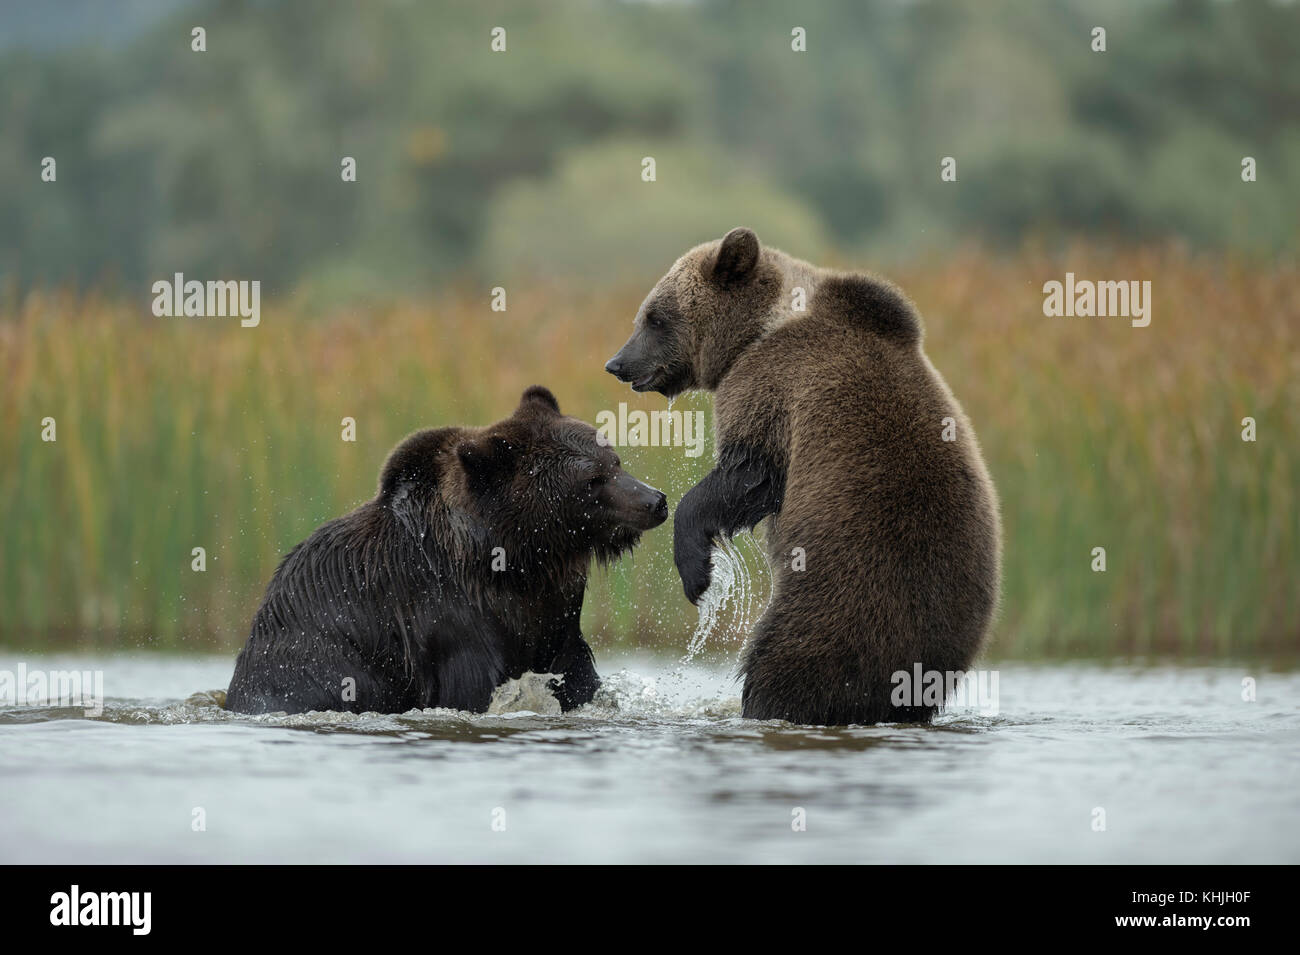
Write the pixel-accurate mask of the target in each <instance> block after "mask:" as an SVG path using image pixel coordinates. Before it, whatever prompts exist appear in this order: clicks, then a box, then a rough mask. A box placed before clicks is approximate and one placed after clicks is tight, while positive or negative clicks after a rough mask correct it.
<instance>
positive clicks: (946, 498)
mask: <svg viewBox="0 0 1300 955" xmlns="http://www.w3.org/2000/svg"><path fill="white" fill-rule="evenodd" d="M605 368H606V370H607V371H609V372H610V373H611V374H613V375H615V376H616V377H617V378H619V379H620V380H621V381H627V382H630V383H631V384H632V388H633V389H634V390H635V391H658V392H660V393H661V394H663V395H665V396H667V397H669V398H671V397H673V396H675V395H677V394H680V393H681V392H683V391H687V390H689V389H704V390H707V391H713V392H716V399H715V421H716V425H717V442H718V443H717V466H716V467H715V468H714V469H713V471H712V472H710V473H709V475H708V476H707V477H705V479H704V480H703V481H701V482H700V483H699V484H698V485H696V486H695V487H694V488H692V489H691V490H690V491H689V492H688V493H687V494H686V496H685V497H683V498H682V501H681V503H680V504H679V505H678V507H677V511H676V514H675V515H674V518H673V556H674V559H675V561H676V564H677V571H678V573H679V574H680V575H681V579H682V584H683V586H684V587H685V590H686V596H687V598H688V599H689V600H690V601H691V602H692V603H695V602H696V601H698V600H699V598H700V595H701V594H703V593H704V591H705V590H706V589H707V588H708V586H709V580H710V574H711V559H712V551H713V547H714V545H715V543H716V542H717V541H718V539H719V538H720V537H727V536H730V535H732V534H735V533H737V532H738V531H740V530H741V529H752V528H753V527H754V526H755V525H756V524H757V523H758V522H759V521H761V520H762V519H763V518H764V517H770V518H771V520H770V521H769V522H768V531H767V541H768V549H769V552H770V555H771V562H772V566H773V568H774V574H775V579H774V581H773V587H772V597H771V602H770V603H769V604H768V606H767V609H766V610H765V612H764V613H763V616H762V617H761V618H760V619H759V621H758V623H757V624H756V626H755V628H754V632H753V633H752V634H751V635H750V637H749V640H748V641H747V643H746V645H745V649H744V650H743V652H742V658H741V665H740V670H741V675H742V676H743V678H744V692H743V707H744V715H745V716H747V717H751V718H755V719H785V720H790V721H792V722H797V723H818V724H828V725H838V724H846V723H878V722H887V721H897V722H926V721H929V720H930V719H931V718H932V717H933V716H934V713H935V712H936V710H937V709H938V706H937V705H925V704H923V703H921V701H919V700H917V699H915V698H913V696H912V695H911V693H910V692H909V693H907V694H906V698H903V699H895V698H893V697H894V693H893V691H894V690H895V681H894V675H895V674H897V673H900V672H905V673H907V674H908V676H909V677H910V676H911V675H912V674H913V673H914V667H915V666H916V665H917V664H920V666H921V668H922V670H924V671H938V672H941V673H954V672H958V671H965V670H967V669H968V668H969V667H970V665H971V663H972V661H973V660H974V659H975V656H976V654H977V653H978V651H979V649H980V646H981V644H982V643H983V641H984V637H985V634H986V633H987V631H988V629H989V624H990V622H991V620H992V617H993V613H994V608H995V606H996V604H997V600H998V581H999V573H1000V571H999V563H1000V551H1001V541H1000V528H999V520H998V503H997V496H996V493H995V492H994V489H993V484H992V482H991V481H990V479H989V475H988V471H987V470H986V469H985V466H984V462H983V459H982V458H981V456H980V450H979V445H978V443H977V441H976V439H975V432H974V431H973V430H972V429H971V426H970V422H969V421H967V419H966V416H965V414H964V413H963V411H962V409H961V406H960V405H959V404H958V403H957V400H956V399H955V398H954V397H953V395H952V392H951V391H949V390H948V386H947V385H946V384H945V383H944V380H943V378H941V377H940V375H939V373H938V372H937V371H936V370H935V369H934V367H933V366H932V365H931V364H930V361H929V359H927V358H926V356H925V353H924V352H923V351H922V349H921V322H920V318H919V317H918V315H917V314H916V311H915V310H914V309H913V307H912V305H911V303H910V302H908V300H907V299H906V298H905V297H904V296H903V294H902V293H901V292H899V291H898V289H896V288H894V287H893V286H892V285H889V284H888V283H886V282H883V281H881V280H879V279H876V278H872V277H869V276H866V275H859V274H853V273H842V272H832V271H829V270H827V269H821V268H817V267H815V266H813V265H810V264H808V263H807V262H801V261H799V260H798V259H794V258H792V257H790V256H788V255H786V254H785V253H783V252H780V251H777V250H776V249H772V248H762V247H760V245H759V241H758V238H757V236H755V235H754V233H753V232H751V231H750V230H749V229H733V230H732V231H731V232H729V233H727V235H726V236H725V237H724V238H723V239H721V240H720V241H713V242H708V243H705V244H704V245H700V246H697V247H696V248H694V249H691V250H690V251H689V252H687V253H686V254H685V255H684V256H682V257H681V258H680V259H678V260H677V262H676V263H675V264H674V265H673V267H672V269H670V270H669V272H668V274H667V275H665V276H664V277H663V278H662V279H660V280H659V283H658V284H657V285H656V286H655V287H654V289H653V290H652V291H651V293H650V295H649V296H648V297H647V298H646V300H645V302H644V303H643V304H642V305H641V308H640V309H639V310H638V312H637V316H636V322H635V325H634V328H633V332H632V337H631V338H629V339H628V341H627V343H626V344H625V345H624V346H623V347H622V348H621V349H620V350H619V352H618V354H617V355H615V356H614V357H613V358H612V359H610V361H609V363H608V364H607V365H606V366H605ZM901 685H904V684H900V686H901Z"/></svg>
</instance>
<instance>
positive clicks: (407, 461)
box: [379, 428, 460, 496]
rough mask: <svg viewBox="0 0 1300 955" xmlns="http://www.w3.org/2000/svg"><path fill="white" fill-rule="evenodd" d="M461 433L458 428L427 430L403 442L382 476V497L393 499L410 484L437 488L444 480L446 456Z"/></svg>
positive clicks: (395, 450) (380, 479)
mask: <svg viewBox="0 0 1300 955" xmlns="http://www.w3.org/2000/svg"><path fill="white" fill-rule="evenodd" d="M459 433H460V429H458V428H426V429H425V430H423V431H417V432H415V433H414V434H412V435H408V436H407V437H406V438H405V439H403V441H402V443H401V444H399V445H398V446H397V447H395V448H394V449H393V450H392V452H391V453H390V454H389V455H388V460H386V461H385V462H384V467H383V469H382V470H381V471H380V472H379V493H380V495H381V496H388V495H392V494H393V493H394V492H396V491H397V489H398V488H399V487H400V486H401V485H403V484H406V483H412V482H414V483H418V484H423V485H425V486H427V487H436V486H437V485H438V483H439V479H440V478H441V476H442V467H443V465H442V455H443V452H445V451H446V450H447V449H448V448H449V447H450V446H451V445H452V443H453V441H454V439H455V438H456V436H457V435H458V434H459Z"/></svg>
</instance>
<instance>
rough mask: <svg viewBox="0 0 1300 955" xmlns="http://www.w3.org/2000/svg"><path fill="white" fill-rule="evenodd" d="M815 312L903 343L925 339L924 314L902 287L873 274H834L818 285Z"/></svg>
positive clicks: (910, 343)
mask: <svg viewBox="0 0 1300 955" xmlns="http://www.w3.org/2000/svg"><path fill="white" fill-rule="evenodd" d="M813 312H814V314H817V315H820V316H824V317H826V318H828V319H831V320H833V321H840V322H847V323H849V324H851V325H853V326H855V327H858V328H862V329H865V330H866V331H869V332H872V333H874V334H876V335H879V336H880V337H881V338H884V339H886V340H888V341H892V342H896V343H898V344H900V345H914V344H917V343H919V342H920V341H921V331H922V328H921V317H920V315H918V314H917V311H916V307H915V306H913V305H912V303H911V302H910V301H909V300H908V298H907V296H906V295H904V294H903V293H902V291H901V290H900V289H898V288H897V287H896V286H894V285H892V284H891V283H889V282H886V281H885V280H884V279H878V278H875V277H873V276H869V275H861V274H858V273H852V272H845V273H839V274H836V275H832V276H830V277H829V278H827V279H825V280H823V281H822V283H821V284H820V285H819V286H818V287H817V292H816V294H815V296H814V298H813Z"/></svg>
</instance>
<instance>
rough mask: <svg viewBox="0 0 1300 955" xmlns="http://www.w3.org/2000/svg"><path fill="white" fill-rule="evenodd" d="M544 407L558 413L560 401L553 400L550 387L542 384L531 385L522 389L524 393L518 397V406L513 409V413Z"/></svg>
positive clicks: (553, 396)
mask: <svg viewBox="0 0 1300 955" xmlns="http://www.w3.org/2000/svg"><path fill="white" fill-rule="evenodd" d="M539 408H540V409H545V410H549V411H552V412H554V413H555V414H559V413H560V403H559V402H558V401H556V400H555V395H553V394H551V389H549V388H546V387H543V386H542V385H533V386H532V387H531V388H528V389H526V390H525V391H524V395H523V397H522V398H520V399H519V407H518V408H516V409H515V414H522V413H523V412H525V411H536V410H538V409H539Z"/></svg>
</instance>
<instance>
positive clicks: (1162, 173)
mask: <svg viewBox="0 0 1300 955" xmlns="http://www.w3.org/2000/svg"><path fill="white" fill-rule="evenodd" d="M106 11H107V12H106ZM196 26H202V27H203V28H204V29H205V30H206V44H207V50H206V52H203V53H196V52H192V51H191V30H192V28H194V27H196ZM498 26H502V27H505V28H506V30H507V49H506V51H505V52H504V53H493V52H491V50H490V48H489V43H490V31H491V30H492V28H494V27H498ZM796 26H797V27H802V28H804V29H805V30H806V36H807V52H803V53H796V52H794V51H792V49H791V30H792V29H793V28H794V27H796ZM1095 26H1103V27H1105V29H1106V45H1107V49H1106V51H1105V52H1104V53H1097V52H1093V51H1092V49H1091V31H1092V29H1093V28H1094V27H1095ZM1297 50H1300V3H1280V2H1271V0H1226V2H1217V0H1090V2H1066V0H1057V2H1033V0H1019V2H1012V0H978V2H976V0H964V2H942V3H941V2H926V0H908V2H903V0H881V2H872V3H864V2H860V0H831V2H811V3H804V4H798V5H792V4H781V3H775V2H705V0H700V2H607V3H598V2H577V0H548V2H545V3H502V2H494V0H482V2H470V0H466V2H463V3H462V2H458V3H451V2H415V0H411V2H398V0H376V2H367V3H352V2H348V3H344V2H335V0H313V2H307V0H279V2H277V0H157V2H143V0H122V2H120V3H112V4H109V3H102V2H98V0H58V2H48V3H10V2H7V0H0V89H3V94H0V129H3V136H2V137H0V527H2V528H3V534H2V535H0V641H3V642H4V643H7V644H11V645H24V646H42V647H43V646H69V645H96V646H102V647H110V648H118V647H148V648H159V647H175V648H188V649H223V650H224V649H233V648H235V647H238V646H239V645H240V644H241V643H242V641H243V639H244V637H245V635H246V628H247V624H248V621H249V619H250V618H251V616H252V613H253V611H254V609H255V607H256V602H257V600H258V598H259V596H260V593H261V591H262V589H263V588H264V586H265V583H266V581H267V579H268V577H269V575H270V573H271V572H272V570H273V569H274V567H275V563H276V561H277V560H278V558H279V557H280V556H281V555H282V554H283V553H285V552H286V551H288V550H289V549H290V548H291V547H292V546H293V545H294V544H296V543H297V542H298V541H300V540H302V539H303V538H305V537H306V536H307V535H308V534H309V533H310V532H311V531H312V530H313V529H314V528H315V527H316V526H317V525H319V524H320V523H321V522H323V521H324V520H327V519H329V518H330V517H333V516H336V515H338V514H340V513H342V512H343V511H344V510H346V509H348V508H350V507H352V506H355V505H356V504H358V503H360V502H361V501H362V500H364V499H366V498H368V497H369V496H370V495H371V494H372V493H373V489H374V480H375V475H376V474H377V472H378V469H379V466H380V464H381V462H382V460H383V456H384V454H385V453H386V452H387V450H388V449H389V448H391V447H392V446H393V445H394V444H395V443H396V442H397V441H398V440H400V438H401V437H402V436H403V435H404V434H406V433H407V432H409V431H411V430H414V429H415V428H418V427H423V426H435V425H439V424H444V423H473V424H481V423H487V422H489V421H492V420H495V419H496V418H499V417H501V416H503V415H505V414H507V413H509V411H510V410H511V409H512V408H513V406H514V404H515V402H516V401H517V400H518V395H519V393H520V391H522V389H523V388H524V387H526V386H527V385H530V384H534V383H543V384H546V385H549V386H550V387H551V388H552V389H553V390H554V391H555V392H556V394H557V395H558V397H559V400H560V403H561V406H562V407H563V408H564V410H565V411H566V412H568V413H571V414H574V415H577V416H579V417H583V418H586V419H587V420H589V421H592V420H594V419H595V415H596V413H597V412H598V411H600V410H603V409H613V408H617V406H618V403H619V402H622V401H626V402H628V404H629V405H630V406H631V407H633V408H646V409H652V408H661V407H663V401H662V399H661V398H659V397H658V396H639V395H633V394H631V393H630V392H629V391H628V389H627V388H626V386H621V385H619V384H618V383H617V382H615V381H614V380H613V379H612V378H611V377H610V376H608V375H606V374H605V373H604V372H603V371H602V368H601V366H602V364H603V362H604V360H605V359H606V358H608V357H609V355H610V354H612V352H613V351H614V350H615V349H616V348H617V347H618V346H619V345H620V344H621V343H622V341H623V339H624V338H625V337H626V335H627V333H628V330H629V329H630V325H631V320H632V316H633V314H634V313H635V309H636V307H637V304H638V302H639V301H640V299H641V297H642V296H643V295H644V294H645V292H646V291H647V290H648V289H649V287H650V286H651V284H652V283H653V282H654V281H655V280H656V279H657V278H658V277H659V276H660V275H661V274H662V273H663V272H664V271H665V269H666V268H667V267H668V266H669V265H670V264H671V262H672V260H673V259H674V258H675V257H676V256H677V255H678V254H680V253H681V252H683V251H684V250H685V249H686V248H688V247H689V246H691V245H694V244H695V243H697V242H701V241H705V240H707V239H710V238H715V237H717V236H720V235H722V234H723V233H724V232H725V231H726V230H727V229H728V228H730V227H732V226H735V225H740V224H743V225H748V226H750V227H752V228H754V229H755V230H756V231H757V232H758V234H759V235H760V237H761V238H762V239H763V241H765V242H767V243H769V244H773V245H777V246H780V247H782V248H785V249H786V250H787V251H789V252H791V253H793V254H795V255H797V256H799V257H801V258H805V259H809V260H812V261H815V262H818V263H819V264H826V265H832V264H838V265H842V266H845V267H853V268H862V269H871V270H874V271H879V272H883V273H885V274H886V275H888V276H889V277H890V278H892V279H894V280H895V281H897V282H898V283H899V284H900V285H902V287H903V288H904V289H905V290H906V291H907V292H908V293H909V294H910V295H911V297H912V298H913V299H914V300H915V301H916V302H917V304H918V305H919V307H920V309H921V311H922V313H923V315H924V316H925V321H926V329H927V339H926V348H927V351H928V353H929V354H930V356H931V357H932V358H933V360H934V362H935V364H936V366H937V367H938V368H939V369H940V370H941V371H942V372H943V373H944V375H945V377H946V378H947V380H948V381H949V383H950V384H951V386H952V387H953V390H954V391H955V393H956V394H957V395H958V397H959V398H960V399H961V400H962V401H963V403H964V404H965V407H966V410H967V411H968V413H969V414H970V417H971V419H972V421H973V423H974V425H975V427H976V429H977V431H978V432H979V435H980V439H981V441H982V443H983V446H984V448H985V452H986V455H987V457H988V460H989V465H990V469H991V471H992V473H993V476H994V479H995V481H996V482H997V484H998V487H999V491H1000V494H1001V497H1002V503H1003V512H1004V520H1005V524H1006V555H1005V567H1004V571H1005V586H1004V600H1003V608H1002V613H1001V617H1000V620H999V623H998V626H997V630H996V633H995V637H994V640H993V645H992V651H991V652H992V654H993V655H994V656H995V657H996V656H1003V657H1006V656H1019V657H1034V656H1053V655H1054V656H1077V655H1089V656H1117V655H1118V656H1145V655H1155V654H1165V653H1176V654H1180V655H1185V656H1196V655H1200V656H1206V655H1213V656H1216V657H1220V658H1221V657H1223V656H1224V655H1228V654H1267V655H1269V656H1272V657H1274V658H1278V657H1282V656H1292V657H1293V656H1294V655H1295V652H1296V650H1297V649H1300V593H1298V592H1297V588H1296V587H1295V586H1294V580H1295V577H1296V572H1297V570H1298V569H1300V449H1297V447H1296V444H1297V442H1296V435H1297V434H1300V400H1298V396H1297V388H1296V384H1295V383H1296V381H1297V380H1300V273H1297V269H1296V249H1297V242H1296V240H1297V217H1296V210H1297V208H1300V201H1298V200H1300V109H1297V104H1300V57H1298V56H1297ZM47 156H52V157H55V159H56V160H57V164H58V165H57V171H58V175H57V180H56V181H55V182H43V181H42V180H41V177H40V171H41V163H42V159H43V158H44V157H47ZM345 156H351V157H355V159H356V161H357V181H356V182H344V181H342V178H341V176H340V161H341V159H342V157H345ZM646 156H651V157H654V158H655V160H656V173H657V178H656V181H654V182H644V181H642V178H641V171H642V165H641V163H642V159H643V157H646ZM945 156H952V157H954V158H955V159H956V160H957V174H958V178H957V181H956V182H942V181H941V180H940V176H939V169H940V161H941V159H942V158H943V157H945ZM1244 156H1251V157H1254V159H1255V160H1256V162H1257V164H1258V181H1255V182H1250V183H1246V182H1243V181H1242V178H1241V162H1242V158H1243V157H1244ZM1066 271H1074V272H1076V273H1077V274H1079V275H1080V276H1082V277H1089V278H1110V279H1135V280H1137V279H1141V280H1150V281H1151V282H1152V286H1153V300H1154V307H1153V313H1154V314H1153V319H1152V323H1151V325H1150V327H1148V328H1144V329H1131V328H1130V327H1129V326H1128V323H1127V322H1126V321H1124V320H1122V319H1121V320H1106V319H1092V320H1089V319H1077V320H1067V319H1060V318H1045V317H1044V315H1043V312H1042V294H1041V288H1042V284H1043V282H1044V281H1046V280H1048V279H1061V278H1062V277H1063V276H1064V274H1065V272H1066ZM174 272H183V273H185V275H186V276H187V277H189V278H199V279H217V278H222V279H250V280H251V279H256V280H260V281H261V282H262V295H263V298H262V321H261V324H260V326H259V327H257V328H256V329H243V328H240V327H239V325H238V323H237V322H229V321H226V320H217V321H212V322H209V321H191V320H172V319H161V318H157V317H155V316H153V315H152V314H151V312H150V310H149V303H150V301H151V297H152V296H151V292H150V286H151V283H152V282H153V281H155V280H158V279H162V278H168V279H169V278H170V277H171V276H172V274H173V273H174ZM495 286H501V287H503V288H505V289H507V290H508V293H509V307H508V310H507V311H506V312H504V313H496V312H493V311H492V310H491V308H490V305H489V302H490V290H491V289H492V288H493V287H495ZM677 407H684V408H686V409H699V410H702V411H706V412H707V411H708V409H709V408H710V401H709V399H708V397H707V396H703V395H695V396H689V397H687V398H685V399H682V401H681V402H679V404H678V405H677ZM45 416H52V417H54V418H56V419H57V421H58V441H57V443H44V442H42V440H41V424H40V423H41V421H42V420H43V418H44V417H45ZM344 416H351V417H354V418H355V419H356V421H357V424H358V439H357V441H356V443H345V442H342V441H340V432H339V425H340V420H341V418H342V417H344ZM1246 416H1250V417H1252V418H1254V419H1255V420H1256V422H1257V424H1258V432H1259V439H1258V441H1257V442H1253V443H1247V442H1243V441H1242V440H1241V437H1240V432H1241V421H1242V419H1243V417H1246ZM712 453H713V449H712V438H711V430H710V442H709V444H708V446H707V448H706V454H705V456H704V457H703V458H699V459H690V458H686V457H685V456H684V455H682V454H681V452H680V449H660V448H629V449H627V450H626V453H625V454H624V455H623V457H624V459H625V460H626V461H627V463H628V466H629V469H630V470H631V471H632V472H633V473H635V474H637V475H638V476H641V477H644V478H646V479H647V480H649V481H651V482H652V483H655V484H657V485H658V486H659V487H661V488H662V489H663V490H665V491H666V492H668V494H669V498H670V501H671V502H672V503H673V504H674V505H675V503H676V501H677V500H679V499H680V497H681V495H682V494H683V493H684V492H685V491H686V490H687V489H689V487H690V486H691V485H692V484H693V483H694V482H695V481H697V480H699V478H700V477H702V476H703V473H704V471H705V469H707V467H709V463H710V459H711V456H712ZM199 545H201V546H204V547H205V548H206V550H207V553H208V560H209V565H208V568H207V570H206V571H204V572H195V571H193V570H192V567H191V562H190V555H191V550H192V548H193V547H195V546H199ZM1099 545H1102V546H1105V547H1107V550H1108V553H1109V555H1110V556H1109V559H1110V567H1109V569H1108V571H1107V573H1104V574H1100V573H1093V572H1091V570H1090V567H1089V564H1090V560H1091V557H1090V553H1091V549H1092V548H1093V547H1096V546H1099ZM736 559H737V560H739V561H740V562H741V564H742V565H745V566H746V567H748V572H747V573H742V574H741V577H742V578H744V579H745V581H746V583H747V586H746V587H744V588H741V591H740V592H738V593H737V594H736V595H735V596H734V598H733V601H732V604H731V605H730V606H729V607H728V608H727V609H726V611H725V612H724V614H723V623H722V626H721V629H720V631H719V633H718V634H717V635H715V637H714V638H711V640H710V643H709V644H708V646H709V649H710V651H711V652H720V653H721V655H722V656H723V657H725V658H727V659H732V658H734V655H735V648H736V642H735V641H737V640H738V639H739V638H740V637H741V636H742V635H743V633H744V632H745V630H746V628H747V625H748V622H749V621H752V619H753V617H754V615H755V614H756V613H757V612H758V610H760V609H761V606H762V601H763V599H764V595H765V590H764V586H765V584H764V580H765V577H766V574H765V572H764V570H763V567H762V559H761V558H760V557H759V556H758V549H757V548H756V547H755V546H754V544H753V542H752V541H751V540H744V541H742V542H740V544H739V548H738V552H737V555H736ZM695 625H696V612H695V610H694V608H692V607H691V606H690V605H689V604H687V603H686V601H685V599H684V598H683V597H682V595H681V590H680V584H679V582H678V580H677V577H676V574H675V572H674V571H673V567H672V562H671V533H670V529H669V528H667V527H665V528H663V529H660V530H658V531H655V532H652V533H651V534H649V535H647V536H646V539H645V542H644V543H643V545H642V547H641V548H640V549H639V550H638V551H637V552H636V553H635V554H634V555H632V556H631V557H630V558H628V559H626V560H624V561H622V562H620V563H619V564H618V565H616V566H615V567H613V568H612V569H610V570H608V571H600V572H598V573H597V575H596V577H595V578H594V580H593V583H592V586H591V589H590V594H589V597H588V604H587V610H586V613H585V627H586V629H587V630H588V632H589V633H591V635H592V638H593V644H594V645H595V646H596V648H597V652H598V654H599V653H600V652H601V651H602V648H605V649H607V648H608V647H610V646H611V645H619V646H624V647H628V648H631V647H657V648H660V649H663V650H666V651H673V652H680V651H681V650H683V649H685V648H686V646H687V643H688V641H689V640H690V638H691V634H692V631H693V630H694V628H695Z"/></svg>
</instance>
